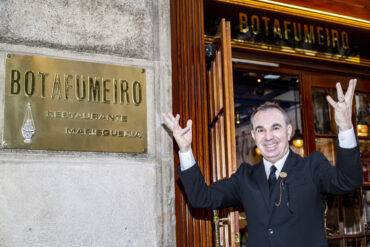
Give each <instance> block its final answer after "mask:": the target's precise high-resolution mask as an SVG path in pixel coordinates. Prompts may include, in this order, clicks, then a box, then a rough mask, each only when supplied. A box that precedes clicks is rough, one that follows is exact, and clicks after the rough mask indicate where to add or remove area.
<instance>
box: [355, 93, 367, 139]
mask: <svg viewBox="0 0 370 247" xmlns="http://www.w3.org/2000/svg"><path fill="white" fill-rule="evenodd" d="M355 102H356V103H355V104H356V119H357V134H358V136H368V134H369V122H370V97H369V95H368V94H364V93H358V94H356V95H355Z"/></svg>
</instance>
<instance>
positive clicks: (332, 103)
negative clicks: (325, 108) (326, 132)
mask: <svg viewBox="0 0 370 247" xmlns="http://www.w3.org/2000/svg"><path fill="white" fill-rule="evenodd" d="M326 100H327V101H328V102H329V104H330V105H331V106H332V107H334V108H336V107H337V103H336V102H335V101H334V100H333V99H332V98H331V97H330V96H329V95H328V96H326Z"/></svg>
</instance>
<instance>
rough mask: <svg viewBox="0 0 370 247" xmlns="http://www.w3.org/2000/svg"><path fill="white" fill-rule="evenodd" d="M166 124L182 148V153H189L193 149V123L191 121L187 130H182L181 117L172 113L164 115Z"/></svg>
mask: <svg viewBox="0 0 370 247" xmlns="http://www.w3.org/2000/svg"><path fill="white" fill-rule="evenodd" d="M162 118H163V120H164V124H165V125H166V126H167V128H169V129H170V130H171V131H172V134H173V137H174V138H175V140H176V143H177V145H178V146H179V148H180V152H182V153H184V152H187V151H188V150H189V149H190V148H191V142H192V128H191V126H192V121H191V120H190V119H189V120H188V121H187V123H186V127H185V128H181V127H180V124H179V120H180V115H179V114H177V115H176V117H174V116H173V115H172V113H162Z"/></svg>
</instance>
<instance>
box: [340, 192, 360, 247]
mask: <svg viewBox="0 0 370 247" xmlns="http://www.w3.org/2000/svg"><path fill="white" fill-rule="evenodd" d="M361 198H362V196H361V195H360V192H359V191H355V192H352V193H350V194H347V195H344V196H343V211H344V234H345V235H354V234H361V233H362V223H361V219H362V217H363V215H362V212H363V210H362V208H361V204H362V203H361ZM356 246H357V245H356Z"/></svg>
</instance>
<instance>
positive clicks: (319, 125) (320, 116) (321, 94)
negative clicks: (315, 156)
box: [312, 88, 333, 134]
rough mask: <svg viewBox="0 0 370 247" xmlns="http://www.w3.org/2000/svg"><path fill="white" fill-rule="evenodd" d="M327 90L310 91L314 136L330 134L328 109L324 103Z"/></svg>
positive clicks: (326, 103) (316, 89)
mask: <svg viewBox="0 0 370 247" xmlns="http://www.w3.org/2000/svg"><path fill="white" fill-rule="evenodd" d="M327 95H329V90H327V89H318V88H313V89H312V101H313V102H312V104H313V114H314V125H315V132H316V134H332V133H333V130H332V125H331V114H330V107H329V104H328V102H327V101H326V96H327Z"/></svg>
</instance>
